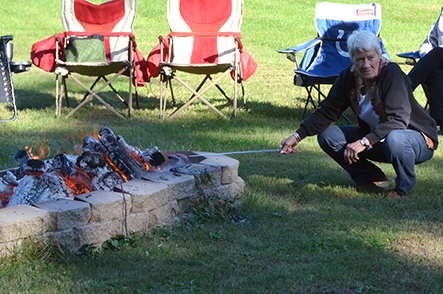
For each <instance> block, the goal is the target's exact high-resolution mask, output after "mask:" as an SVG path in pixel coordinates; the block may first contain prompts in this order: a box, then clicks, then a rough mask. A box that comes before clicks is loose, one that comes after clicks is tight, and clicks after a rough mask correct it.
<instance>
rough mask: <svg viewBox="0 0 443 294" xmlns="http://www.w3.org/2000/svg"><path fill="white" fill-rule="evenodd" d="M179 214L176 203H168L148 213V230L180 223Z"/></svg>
mask: <svg viewBox="0 0 443 294" xmlns="http://www.w3.org/2000/svg"><path fill="white" fill-rule="evenodd" d="M180 213H181V212H180V210H179V206H178V203H177V201H170V202H168V203H167V204H166V205H164V206H161V207H157V208H155V209H153V210H151V211H150V212H149V228H150V229H152V228H155V227H157V226H164V225H174V224H176V223H177V222H179V221H180V219H179V217H178V216H179V214H180Z"/></svg>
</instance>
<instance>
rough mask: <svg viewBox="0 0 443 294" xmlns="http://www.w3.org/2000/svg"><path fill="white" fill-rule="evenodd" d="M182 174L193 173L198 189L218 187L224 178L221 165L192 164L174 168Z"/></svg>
mask: <svg viewBox="0 0 443 294" xmlns="http://www.w3.org/2000/svg"><path fill="white" fill-rule="evenodd" d="M174 171H175V172H177V173H180V174H185V175H193V176H194V179H195V186H196V188H197V189H201V190H204V189H208V188H213V187H218V186H220V184H221V180H222V169H221V167H220V166H212V165H203V164H197V163H196V164H192V165H190V166H185V167H177V168H174Z"/></svg>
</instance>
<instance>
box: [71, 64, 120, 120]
mask: <svg viewBox="0 0 443 294" xmlns="http://www.w3.org/2000/svg"><path fill="white" fill-rule="evenodd" d="M125 70H126V69H122V70H120V71H119V72H118V73H117V74H116V75H115V76H114V77H112V78H111V79H110V80H109V81H108V82H107V83H105V84H104V85H102V87H100V88H99V89H98V90H97V91H95V92H93V91H92V90H91V89H89V88H88V87H86V86H85V85H84V84H83V83H82V82H81V81H80V80H79V79H77V78H76V77H75V76H73V75H71V77H72V79H73V80H74V81H75V82H76V83H77V84H79V85H80V86H82V87H83V89H85V90H86V91H88V93H89V94H90V95H89V96H88V97H87V98H86V99H85V100H84V101H82V102H81V103H80V104H79V105H77V107H76V108H74V109H73V110H72V111H71V112H70V113H69V114H68V115H67V116H66V118H69V117H70V116H71V115H73V114H74V113H75V112H76V111H77V110H78V109H79V108H80V107H82V106H83V105H85V104H86V103H88V102H89V101H91V100H92V98H94V97H95V98H97V100H98V101H100V102H101V103H102V104H103V105H104V106H105V107H106V108H107V109H108V110H110V111H111V112H113V113H114V114H115V115H117V116H118V117H120V118H123V119H125V117H124V116H123V115H121V114H120V113H118V112H117V111H116V110H115V109H114V108H113V107H112V106H111V105H109V104H108V103H106V102H105V101H104V100H103V99H102V98H101V97H100V96H99V95H97V93H99V92H100V91H101V90H103V89H104V88H105V87H107V86H108V85H109V84H110V83H112V82H113V81H114V80H115V79H116V78H117V77H118V76H120V75H121V74H122V73H123V72H124V71H125Z"/></svg>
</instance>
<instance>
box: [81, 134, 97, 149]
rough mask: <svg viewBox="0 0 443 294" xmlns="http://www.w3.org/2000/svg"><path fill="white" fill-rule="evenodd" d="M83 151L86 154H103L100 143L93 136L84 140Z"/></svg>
mask: <svg viewBox="0 0 443 294" xmlns="http://www.w3.org/2000/svg"><path fill="white" fill-rule="evenodd" d="M82 150H83V151H84V152H102V147H101V145H100V142H99V141H97V140H96V139H94V138H93V137H92V136H87V137H86V138H85V139H83V146H82Z"/></svg>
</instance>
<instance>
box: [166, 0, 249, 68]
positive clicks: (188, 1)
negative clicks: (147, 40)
mask: <svg viewBox="0 0 443 294" xmlns="http://www.w3.org/2000/svg"><path fill="white" fill-rule="evenodd" d="M167 10H168V11H167V17H168V22H169V27H170V29H171V34H170V36H171V37H172V44H173V45H172V54H171V58H172V60H171V62H173V63H179V64H201V63H232V62H233V58H234V53H235V52H234V50H233V48H235V41H234V38H233V36H234V35H235V34H237V35H239V34H240V27H241V24H242V18H243V0H217V1H208V0H168V6H167ZM217 35H218V36H217ZM220 35H222V36H220Z"/></svg>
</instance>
